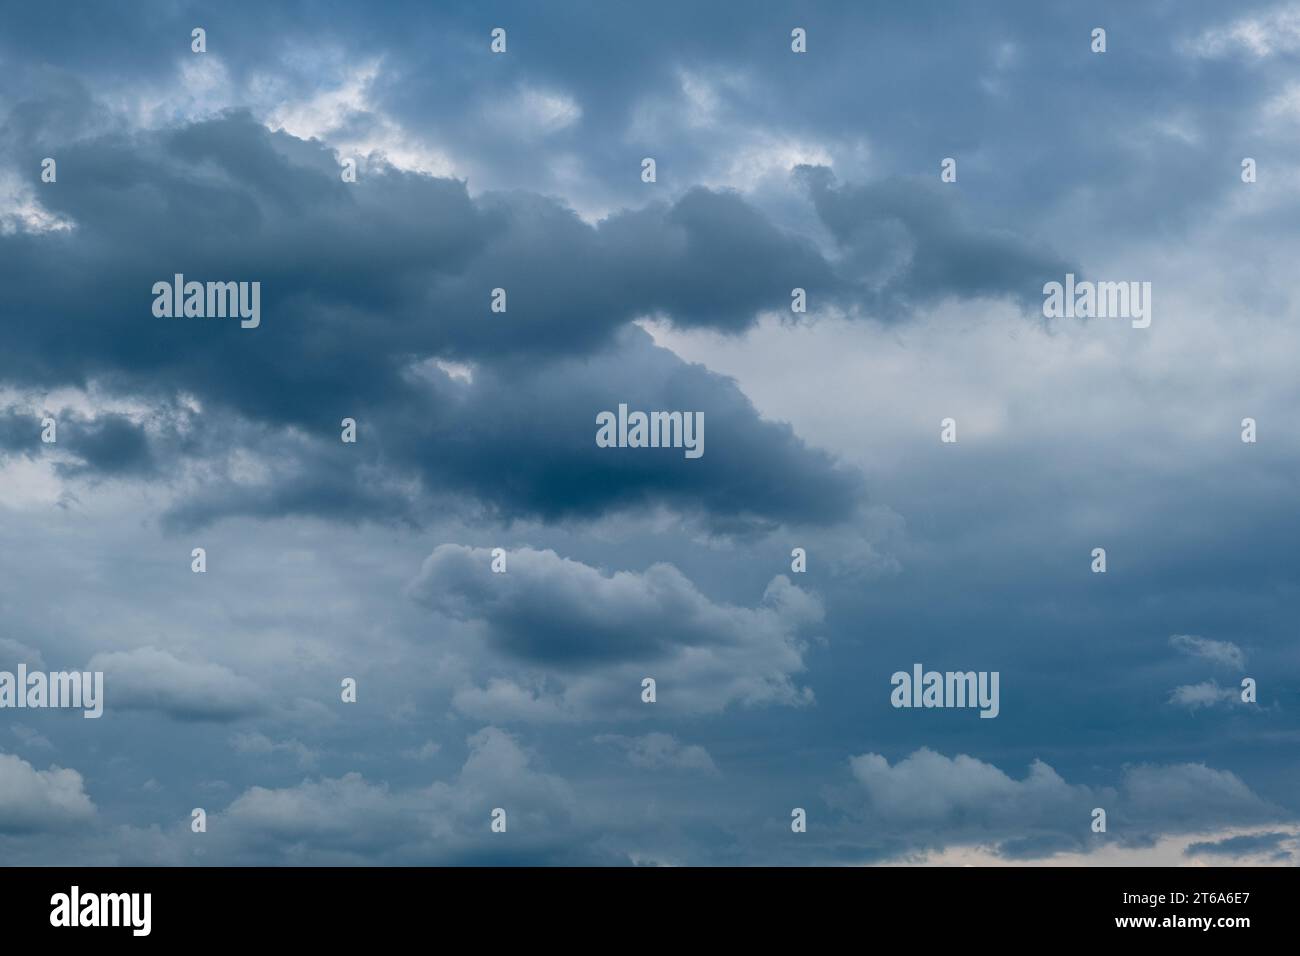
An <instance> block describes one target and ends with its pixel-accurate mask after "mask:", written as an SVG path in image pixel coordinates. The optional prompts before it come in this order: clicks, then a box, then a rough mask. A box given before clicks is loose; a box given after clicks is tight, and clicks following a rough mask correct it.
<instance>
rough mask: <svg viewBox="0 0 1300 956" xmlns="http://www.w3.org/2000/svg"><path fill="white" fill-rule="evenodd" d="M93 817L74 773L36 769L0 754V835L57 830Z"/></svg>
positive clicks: (77, 776)
mask: <svg viewBox="0 0 1300 956" xmlns="http://www.w3.org/2000/svg"><path fill="white" fill-rule="evenodd" d="M94 815H95V805H94V804H93V803H91V802H90V797H89V796H87V794H86V791H85V784H84V781H83V780H82V778H81V774H79V773H78V772H77V771H75V770H71V769H68V768H60V767H50V768H49V769H48V770H37V769H36V768H35V767H33V766H32V765H31V764H29V763H28V762H27V761H26V760H23V759H22V758H21V757H18V756H15V755H14V754H6V753H0V834H14V833H32V832H42V831H46V830H59V829H62V828H66V827H70V826H73V825H76V824H84V823H85V822H87V821H88V820H89V819H90V818H91V817H93V816H94Z"/></svg>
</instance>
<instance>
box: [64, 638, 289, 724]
mask: <svg viewBox="0 0 1300 956" xmlns="http://www.w3.org/2000/svg"><path fill="white" fill-rule="evenodd" d="M86 667H87V669H88V670H91V671H103V672H104V706H105V709H111V708H116V707H123V708H127V709H136V710H156V711H159V712H161V713H164V714H167V715H168V716H169V717H174V718H176V719H177V720H211V721H231V720H238V719H239V718H241V717H248V716H251V715H253V714H256V713H258V712H260V711H262V710H264V709H265V701H264V699H263V694H262V692H261V691H260V690H259V689H258V688H256V687H255V686H254V685H253V684H252V683H251V682H250V681H249V680H248V679H246V678H244V677H241V676H240V675H238V674H236V673H235V672H234V671H232V670H230V669H229V668H227V667H223V666H222V665H220V664H214V663H209V662H201V661H182V660H180V659H179V658H177V657H176V656H175V655H173V654H172V653H171V652H170V651H166V650H163V649H161V648H157V647H139V648H136V649H135V650H131V651H110V652H107V653H102V654H96V655H95V656H94V657H92V658H91V659H90V662H89V663H88V664H87V665H86Z"/></svg>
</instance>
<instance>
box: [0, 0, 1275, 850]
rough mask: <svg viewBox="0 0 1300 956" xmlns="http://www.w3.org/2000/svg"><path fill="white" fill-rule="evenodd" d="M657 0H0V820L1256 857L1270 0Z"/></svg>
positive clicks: (132, 842)
mask: <svg viewBox="0 0 1300 956" xmlns="http://www.w3.org/2000/svg"><path fill="white" fill-rule="evenodd" d="M660 8H661V9H660V10H659V11H658V13H657V15H656V16H654V17H649V18H647V17H645V16H643V15H641V14H640V13H631V12H628V11H620V10H616V9H608V10H605V9H601V10H593V9H592V8H591V7H590V5H585V4H577V3H568V2H560V3H548V4H545V5H537V4H530V3H522V2H520V3H514V2H511V3H505V4H498V5H497V8H496V9H495V10H494V13H493V17H494V18H499V22H500V23H501V24H502V25H503V26H504V28H506V29H507V30H508V32H509V36H510V46H509V51H508V52H507V53H505V54H501V55H497V54H493V53H492V52H491V51H490V49H489V46H488V35H487V31H488V29H490V26H488V25H485V24H486V21H485V20H484V18H483V13H482V11H481V5H479V4H474V3H450V4H439V5H437V9H431V8H430V7H429V6H428V5H419V4H408V3H398V4H392V5H385V6H384V8H383V9H373V10H372V9H369V8H366V9H364V10H362V9H359V8H357V7H355V5H348V4H343V3H336V2H327V3H323V4H316V3H313V4H306V3H289V4H282V5H276V6H275V7H273V8H269V9H264V8H263V7H260V6H257V5H254V4H249V3H233V4H226V5H222V6H221V7H220V8H219V9H218V8H210V7H207V6H201V5H197V4H190V3H180V4H162V3H146V4H144V5H142V6H141V7H139V8H138V9H133V10H131V11H129V12H125V13H123V12H122V11H108V10H105V9H101V8H100V7H98V6H96V5H91V4H84V5H74V6H73V7H72V8H70V9H68V10H63V11H60V12H58V13H55V12H52V11H48V10H45V9H43V8H40V7H39V6H31V5H29V6H25V7H23V8H21V9H15V10H14V11H13V12H12V16H10V17H8V18H7V21H6V28H5V30H4V31H2V32H0V61H3V63H4V67H5V69H4V75H3V78H0V329H2V330H3V331H2V335H3V348H0V703H3V702H4V700H5V699H6V698H5V697H4V695H5V694H6V693H13V691H12V689H8V688H11V687H12V686H13V685H12V684H7V683H6V682H5V681H6V678H5V675H7V674H16V673H17V671H18V669H19V667H20V666H22V667H24V668H27V669H30V670H33V671H54V670H80V671H85V672H97V671H99V672H103V674H104V713H103V716H102V717H99V718H96V719H84V718H83V717H82V716H81V715H80V714H79V713H77V712H76V711H73V712H71V713H69V712H67V711H66V710H60V709H57V708H41V707H33V708H27V709H24V710H22V711H21V712H19V711H16V710H10V709H8V707H7V706H6V707H2V708H0V859H3V860H4V861H6V862H14V863H31V864H55V863H78V864H103V865H112V864H129V863H136V864H164V865H202V864H217V865H247V864H257V863H273V864H286V865H299V864H303V865H307V864H311V865H315V864H344V865H352V864H367V863H382V864H419V863H445V864H494V863H502V864H533V863H536V864H597V865H678V864H715V865H730V864H753V863H795V864H861V863H881V862H900V861H901V862H912V863H916V862H972V861H973V862H982V863H989V862H992V863H999V864H1010V863H1023V862H1030V863H1041V862H1044V861H1048V860H1055V861H1062V860H1064V861H1071V862H1082V863H1116V862H1122V863H1129V862H1139V863H1141V862H1160V863H1201V862H1207V861H1210V862H1246V863H1270V864H1284V865H1295V864H1296V862H1297V859H1298V857H1297V846H1298V845H1300V844H1298V841H1300V829H1298V822H1300V821H1298V817H1300V802H1298V798H1297V794H1300V767H1298V766H1297V765H1296V763H1295V761H1294V759H1293V755H1292V751H1293V749H1294V748H1293V745H1294V741H1295V740H1296V737H1297V734H1298V733H1300V724H1297V718H1296V714H1295V708H1294V707H1293V706H1292V702H1294V700H1295V695H1296V692H1297V689H1298V688H1300V658H1298V657H1297V655H1296V653H1295V651H1294V643H1295V642H1294V631H1295V624H1294V622H1295V609H1296V601H1295V599H1296V596H1297V595H1296V588H1295V584H1294V581H1295V574H1294V570H1295V557H1294V550H1295V549H1294V542H1295V540H1296V535H1297V533H1300V512H1297V510H1296V509H1295V508H1294V506H1293V502H1294V500H1295V494H1296V490H1297V483H1296V475H1297V473H1300V472H1298V470H1297V469H1298V468H1300V451H1298V450H1300V424H1298V423H1297V422H1296V421H1295V416H1294V409H1295V408H1296V407H1297V402H1300V383H1297V381H1296V378H1295V375H1294V364H1295V362H1294V356H1295V354H1296V350H1297V348H1300V334H1298V333H1297V322H1300V300H1298V299H1297V296H1296V292H1295V290H1294V288H1293V285H1292V283H1291V281H1290V276H1291V273H1292V271H1293V262H1294V259H1295V256H1296V253H1297V251H1298V250H1297V239H1296V236H1295V230H1294V223H1295V221H1296V215H1297V212H1300V208H1298V206H1300V193H1297V192H1296V190H1294V188H1292V187H1291V186H1290V185H1289V184H1291V183H1293V182H1294V181H1295V177H1296V175H1297V173H1300V169H1297V163H1296V161H1295V159H1294V157H1295V155H1296V150H1297V146H1298V145H1300V109H1298V108H1297V103H1300V96H1297V85H1296V81H1295V78H1294V75H1293V74H1294V60H1295V56H1296V54H1297V52H1298V51H1300V43H1298V42H1297V40H1296V31H1295V29H1294V24H1295V23H1296V22H1300V19H1298V18H1300V7H1298V6H1297V5H1296V4H1295V3H1293V2H1291V0H1250V2H1246V3H1242V4H1237V5H1235V6H1234V7H1233V8H1232V10H1225V9H1224V8H1223V7H1222V5H1220V4H1214V3H1209V2H1201V0H1196V2H1191V3H1185V4H1180V5H1179V6H1178V9H1177V11H1174V10H1173V9H1170V8H1166V7H1164V6H1159V5H1133V4H1125V3H1119V2H1113V3H1112V2H1107V3H1103V4H1101V5H1100V7H1098V8H1097V9H1096V11H1095V17H1096V20H1097V22H1104V23H1105V24H1106V28H1107V31H1108V36H1109V49H1108V51H1107V52H1106V53H1105V54H1104V55H1099V54H1095V53H1093V52H1091V50H1090V49H1089V31H1090V29H1091V27H1092V26H1093V21H1092V19H1090V17H1084V16H1083V15H1082V14H1080V13H1079V12H1078V11H1077V10H1073V9H1069V8H1067V7H1045V6H1044V5H1042V4H1038V3H1031V2H1029V0H1025V2H1015V3H1009V4H1004V5H999V6H997V7H995V8H985V7H980V8H975V7H974V6H971V7H970V8H969V9H968V8H967V7H966V6H965V5H960V4H946V5H940V6H937V7H934V8H931V7H929V6H927V7H926V8H925V9H913V8H911V7H907V6H903V5H898V6H893V7H889V8H883V7H881V6H880V5H867V4H854V3H848V2H842V3H841V2H836V3H827V4H819V5H816V6H815V7H809V6H807V5H798V6H797V7H796V6H795V5H782V4H774V5H771V6H766V5H765V6H764V7H763V8H762V9H753V10H747V11H746V15H745V16H744V17H737V16H735V14H734V11H732V10H729V9H728V8H727V5H726V4H720V5H707V4H706V5H700V4H697V3H690V2H687V0H665V2H664V3H662V4H660ZM1090 16H1091V15H1090ZM200 23H201V24H202V25H203V26H204V28H205V29H206V31H207V50H206V52H203V53H195V52H192V50H191V47H190V31H191V29H193V27H194V26H195V25H196V24H200ZM493 25H495V23H494V24H493ZM794 25H799V26H802V27H804V28H806V30H807V35H808V38H809V40H808V52H807V53H804V54H796V53H794V52H792V51H791V48H790V31H791V28H792V26H794ZM645 159H653V160H654V161H655V171H656V175H655V177H654V179H653V181H647V180H646V179H644V178H643V170H644V169H645V168H646V167H645V166H644V164H643V160H645ZM1247 159H1249V160H1250V161H1251V163H1252V164H1253V166H1252V167H1251V168H1253V169H1255V170H1256V171H1257V176H1255V177H1254V178H1253V181H1252V180H1251V179H1248V178H1246V177H1245V176H1244V171H1245V169H1246V168H1247V165H1248V164H1246V163H1245V161H1246V160H1247ZM47 160H49V161H52V162H53V165H51V164H49V163H47ZM945 160H952V161H953V164H952V165H951V167H947V166H946V165H945ZM949 168H950V170H951V175H950V176H944V175H941V174H942V173H943V171H944V170H945V169H949ZM47 169H48V170H49V171H50V172H49V173H48V174H46V175H45V177H44V178H43V172H44V171H46V170H47ZM353 169H354V170H355V177H354V179H353V178H350V177H349V172H350V171H351V170H353ZM55 170H57V173H56V175H55V174H54V171H55ZM178 275H179V276H183V281H196V282H200V283H235V284H239V283H245V284H249V285H248V289H247V290H246V291H247V295H248V296H251V295H252V292H251V289H252V286H251V283H257V284H258V285H257V287H256V288H257V290H258V291H257V298H256V300H255V301H256V303H257V307H256V308H257V315H256V318H255V319H254V318H253V317H252V314H251V313H248V314H239V313H238V306H239V304H240V302H241V300H240V299H239V297H238V292H239V287H238V285H236V286H232V287H231V289H232V290H233V292H232V294H233V295H234V298H233V299H231V300H230V301H231V302H232V303H233V305H232V308H231V310H228V311H229V312H230V314H226V315H217V316H204V317H200V316H198V315H188V316H187V315H185V314H184V313H185V307H184V304H183V302H182V307H181V309H180V310H179V311H180V314H179V315H177V314H168V313H169V312H175V311H176V310H175V309H174V306H175V304H176V303H175V300H174V299H173V298H172V297H171V295H170V294H164V295H163V297H162V300H161V302H162V303H164V304H166V305H167V306H168V308H165V309H164V308H162V306H161V305H160V300H159V293H157V292H156V291H155V286H156V285H157V284H159V283H161V284H164V286H170V284H171V283H172V282H173V279H174V277H176V276H178ZM1067 275H1073V276H1075V277H1076V278H1077V279H1078V280H1079V281H1081V282H1082V281H1095V282H1137V283H1150V284H1151V289H1152V298H1151V300H1150V302H1149V304H1150V306H1151V312H1150V317H1151V322H1150V325H1149V327H1135V326H1134V325H1133V324H1132V323H1131V322H1130V321H1129V317H1128V316H1102V315H1092V316H1090V317H1086V318H1059V317H1048V316H1047V315H1046V314H1045V313H1044V311H1043V296H1044V287H1045V286H1046V285H1047V284H1048V283H1052V282H1057V283H1061V282H1064V281H1065V280H1066V276H1067ZM203 291H204V293H205V295H204V296H203V297H201V298H203V310H204V311H206V308H207V292H208V291H209V290H208V289H207V287H206V286H205V287H204V290H203ZM182 292H183V290H182ZM213 295H214V296H217V297H219V296H220V295H224V293H219V292H214V293H213ZM183 299H184V295H183V294H182V300H183ZM216 301H218V299H217V298H214V299H213V302H214V303H215V302H216ZM220 301H222V302H223V303H224V302H225V300H224V299H222V300H220ZM242 301H243V304H244V305H245V306H247V307H248V308H250V309H251V308H252V303H253V301H254V300H253V299H252V298H246V299H244V300H242ZM801 307H806V308H802V310H801ZM223 308H224V306H223ZM620 409H622V412H620ZM628 411H630V412H632V413H637V412H641V413H653V412H660V413H680V415H682V416H696V415H698V416H700V418H699V421H701V422H702V425H701V426H700V427H701V429H702V431H700V432H699V433H698V435H697V436H696V437H698V438H699V440H700V444H699V446H698V448H697V450H699V451H700V453H699V454H698V455H695V454H693V453H692V454H687V451H688V450H690V449H689V447H688V446H686V445H685V444H684V442H678V441H673V440H671V439H672V436H673V432H672V428H671V426H670V425H665V426H664V427H665V428H666V429H667V430H666V431H663V432H658V431H656V432H654V434H655V436H656V441H655V442H654V445H653V446H651V445H650V443H649V442H646V443H644V446H642V443H641V442H639V441H638V440H635V439H633V438H631V437H630V436H631V434H634V430H633V429H628V428H625V429H623V431H622V433H619V430H618V429H616V430H615V435H616V437H617V438H618V440H617V441H613V442H603V441H601V440H600V432H599V428H600V422H601V420H602V416H604V415H607V414H608V415H613V416H617V415H619V414H621V413H625V412H628ZM686 420H687V419H686V418H683V419H682V421H686ZM689 420H690V421H692V422H693V421H695V419H694V418H691V419H689ZM663 421H666V422H670V419H667V418H665V419H663ZM949 421H951V423H952V424H951V428H950V431H951V433H952V435H953V437H955V438H956V440H955V441H941V435H942V434H944V429H946V428H948V426H946V425H945V424H944V423H946V422H949ZM349 422H350V423H351V425H349V424H348V423H349ZM1248 422H1250V423H1251V424H1250V425H1248V424H1247V423H1248ZM1247 432H1250V434H1251V435H1252V437H1254V438H1255V440H1254V441H1250V440H1243V436H1244V435H1245V434H1246V433H1247ZM665 436H666V438H667V439H669V440H665V441H664V442H663V443H662V445H661V443H660V442H659V440H658V439H659V438H660V437H665ZM349 437H354V438H355V441H352V440H348V439H349ZM677 437H679V438H680V437H683V436H681V435H678V436H677ZM1096 549H1104V550H1105V559H1106V566H1105V572H1104V573H1097V571H1096V561H1097V558H1096ZM498 564H499V567H498ZM913 667H918V668H921V669H922V671H925V670H931V669H933V670H935V671H937V672H940V673H956V674H965V673H968V672H969V673H970V674H972V675H976V674H986V675H987V674H989V673H991V672H992V673H996V674H998V675H999V677H1000V682H999V685H998V686H999V688H1000V699H999V701H998V707H997V715H996V717H995V718H993V719H985V718H982V717H981V716H979V713H978V712H977V710H976V709H973V708H971V707H966V706H928V705H922V704H921V699H920V697H918V698H917V706H908V707H900V706H895V705H894V704H893V703H892V702H891V691H892V689H893V688H892V685H891V675H894V674H895V673H897V672H904V673H911V672H912V669H913ZM647 682H649V683H647ZM649 686H653V693H649V692H648V691H647V687H649ZM940 703H942V701H940ZM15 714H20V716H19V717H17V718H16V717H15V716H14V715H15ZM194 808H203V809H205V811H206V814H207V819H208V822H209V825H208V828H207V831H206V832H205V833H201V834H199V833H195V832H194V831H193V830H192V829H191V826H190V815H191V812H192V810H193V809H194ZM794 808H802V809H804V810H805V811H806V813H807V821H808V827H807V831H806V832H804V833H795V832H792V830H791V811H792V810H793V809H794ZM497 809H500V810H503V811H504V812H505V814H506V815H507V816H508V818H509V829H508V831H507V832H505V833H494V832H493V831H492V830H491V829H490V826H489V824H490V821H491V819H492V814H493V812H494V811H495V810H497ZM1099 809H1100V810H1104V811H1105V816H1106V822H1107V826H1106V829H1105V830H1104V831H1099V830H1096V829H1095V828H1094V822H1095V819H1096V818H1095V811H1097V810H1099Z"/></svg>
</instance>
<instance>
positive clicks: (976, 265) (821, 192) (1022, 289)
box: [798, 166, 1074, 310]
mask: <svg viewBox="0 0 1300 956" xmlns="http://www.w3.org/2000/svg"><path fill="white" fill-rule="evenodd" d="M798 174H799V176H800V177H801V178H802V179H803V180H804V181H805V182H806V184H807V186H808V190H809V193H810V195H811V196H812V199H813V202H814V204H815V205H816V207H817V214H818V215H819V216H820V217H821V220H822V222H823V223H825V225H826V227H827V228H828V229H829V230H830V231H831V234H832V235H833V236H834V237H835V240H836V242H837V243H838V244H839V247H840V249H841V251H842V253H843V256H844V263H843V264H842V267H841V268H842V269H845V270H852V271H853V272H854V273H855V274H857V275H861V276H863V277H865V278H868V279H871V280H874V281H873V284H874V285H875V286H876V287H877V290H878V291H877V295H878V296H879V303H880V305H879V308H882V309H888V310H893V309H897V308H900V307H905V306H907V305H909V304H914V303H924V302H930V301H934V300H936V299H941V298H945V297H948V296H956V297H959V298H973V297H977V296H997V295H1010V296H1012V297H1014V298H1016V299H1017V300H1019V301H1020V302H1021V304H1022V305H1024V306H1026V307H1029V306H1036V305H1037V304H1040V303H1041V302H1042V294H1043V292H1042V289H1043V282H1044V281H1045V280H1047V279H1050V278H1052V277H1054V276H1063V275H1064V274H1065V273H1066V272H1067V271H1074V267H1073V266H1071V265H1070V264H1069V263H1068V262H1067V261H1066V260H1065V259H1063V258H1061V257H1059V256H1055V255H1052V254H1051V253H1049V252H1046V251H1044V250H1043V248H1042V247H1041V246H1040V245H1038V244H1036V243H1034V242H1032V241H1031V240H1029V239H1025V238H1022V237H1020V236H1017V235H1015V234H1014V233H1011V232H1008V231H1005V230H998V229H995V228H992V227H990V226H986V225H982V224H980V223H978V222H975V221H972V220H971V218H970V213H969V211H968V210H966V209H965V208H964V206H963V205H962V201H961V199H960V197H959V194H958V193H957V192H956V190H953V189H947V190H945V187H944V186H943V185H941V184H940V183H939V182H937V180H936V181H933V182H932V181H926V180H919V179H903V178H898V179H890V180H886V181H884V182H878V183H870V184H867V185H863V186H850V185H845V186H840V185H837V184H836V182H835V176H834V174H833V173H832V172H831V171H830V170H829V169H827V168H826V167H824V166H801V167H799V169H798Z"/></svg>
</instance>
